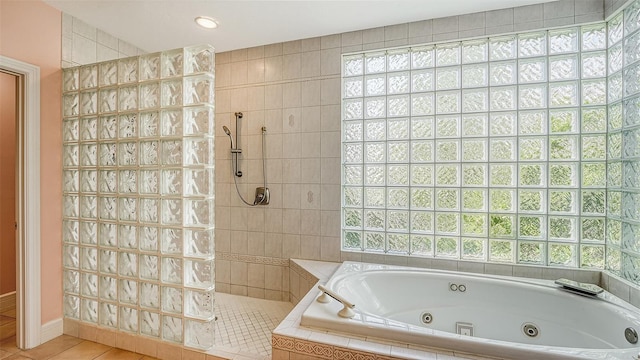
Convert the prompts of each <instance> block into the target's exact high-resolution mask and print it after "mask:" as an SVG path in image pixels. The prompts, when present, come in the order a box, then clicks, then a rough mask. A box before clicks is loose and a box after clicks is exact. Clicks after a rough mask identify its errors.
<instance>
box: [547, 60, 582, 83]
mask: <svg viewBox="0 0 640 360" xmlns="http://www.w3.org/2000/svg"><path fill="white" fill-rule="evenodd" d="M578 69H579V66H578V55H563V56H552V57H550V58H549V81H563V80H575V79H577V78H578Z"/></svg>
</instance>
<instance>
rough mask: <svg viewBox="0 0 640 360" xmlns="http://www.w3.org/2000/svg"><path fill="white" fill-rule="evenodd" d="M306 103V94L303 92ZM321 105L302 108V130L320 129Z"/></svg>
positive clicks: (314, 130) (316, 130)
mask: <svg viewBox="0 0 640 360" xmlns="http://www.w3.org/2000/svg"><path fill="white" fill-rule="evenodd" d="M302 99H303V103H304V94H303V97H302ZM320 109H321V107H320V106H304V107H303V108H302V129H301V131H302V132H318V131H320V111H321V110H320Z"/></svg>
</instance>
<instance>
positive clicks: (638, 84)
mask: <svg viewBox="0 0 640 360" xmlns="http://www.w3.org/2000/svg"><path fill="white" fill-rule="evenodd" d="M638 76H640V64H635V65H633V66H630V67H628V68H625V69H624V71H623V75H622V77H623V81H624V96H625V97H627V96H632V95H634V94H636V93H638V92H639V91H640V81H639V80H638V79H637V77H638Z"/></svg>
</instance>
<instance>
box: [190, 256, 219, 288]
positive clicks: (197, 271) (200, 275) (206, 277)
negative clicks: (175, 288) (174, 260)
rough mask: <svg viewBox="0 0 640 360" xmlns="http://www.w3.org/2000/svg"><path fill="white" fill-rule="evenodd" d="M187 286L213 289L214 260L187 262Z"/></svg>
mask: <svg viewBox="0 0 640 360" xmlns="http://www.w3.org/2000/svg"><path fill="white" fill-rule="evenodd" d="M184 265H185V268H184V272H185V274H184V284H185V286H189V287H194V288H199V289H212V288H213V286H214V267H213V261H212V260H185V262H184Z"/></svg>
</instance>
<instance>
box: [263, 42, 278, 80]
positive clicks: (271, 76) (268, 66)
mask: <svg viewBox="0 0 640 360" xmlns="http://www.w3.org/2000/svg"><path fill="white" fill-rule="evenodd" d="M265 50H266V47H265ZM265 52H266V51H265ZM278 80H282V56H274V57H267V58H265V59H264V81H278Z"/></svg>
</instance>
